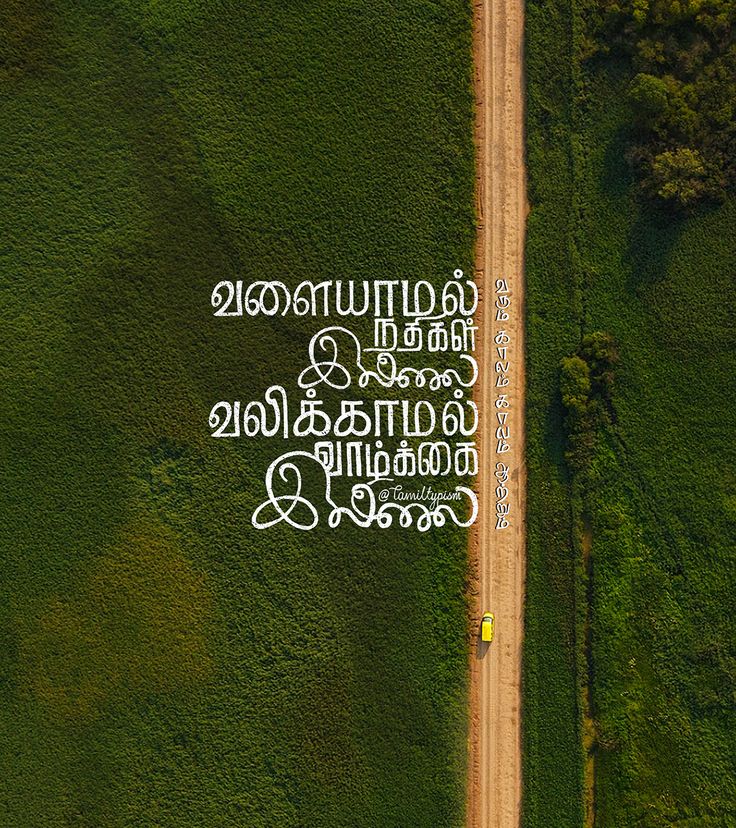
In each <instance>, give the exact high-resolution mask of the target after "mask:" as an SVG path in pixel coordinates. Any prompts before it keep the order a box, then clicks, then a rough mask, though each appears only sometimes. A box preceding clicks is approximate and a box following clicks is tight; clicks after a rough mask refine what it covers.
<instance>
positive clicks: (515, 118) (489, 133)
mask: <svg viewBox="0 0 736 828" xmlns="http://www.w3.org/2000/svg"><path fill="white" fill-rule="evenodd" d="M523 24H524V6H523V0H481V2H479V3H478V4H477V5H476V10H475V44H474V46H475V60H476V99H477V133H476V137H477V145H478V215H479V236H478V251H477V270H478V274H477V279H478V283H479V286H480V292H481V297H482V301H481V309H480V310H481V312H480V315H479V320H478V323H479V326H480V331H479V333H480V334H481V337H480V341H481V350H480V360H481V376H480V379H479V382H478V385H477V390H476V400H477V402H478V404H479V407H480V410H481V429H480V437H479V439H480V451H481V458H482V459H481V468H480V474H479V477H478V492H479V499H480V514H479V519H478V522H477V523H476V525H475V531H474V534H473V537H472V555H473V559H474V563H475V572H476V580H475V589H474V593H475V594H474V605H475V611H476V619H477V621H478V624H479V621H480V616H481V615H482V613H483V612H485V611H490V612H493V613H494V614H495V616H496V634H495V640H494V641H493V643H492V644H491V645H490V646H488V645H483V644H481V643H480V641H479V639H478V640H477V641H476V642H474V643H473V652H472V653H471V728H470V764H469V777H470V778H469V782H468V820H467V823H468V826H469V828H518V826H519V824H520V817H521V646H522V637H523V628H524V619H523V612H524V570H525V553H526V467H525V454H524V447H525V441H524V382H525V378H524V230H525V223H526V214H527V203H526V179H525V171H524V110H523V50H522V44H523ZM497 280H505V281H502V282H500V283H499V282H498V281H497ZM503 297H506V298H503ZM504 317H507V318H504ZM499 347H500V348H506V350H505V351H503V350H501V351H498V350H497V348H499ZM505 381H508V384H507V385H503V383H504V382H505ZM501 395H505V397H504V398H502V397H501ZM503 414H506V415H507V416H506V417H505V418H504V417H503V416H499V415H503ZM499 441H500V442H499ZM504 444H505V445H508V447H509V448H508V450H506V451H504V450H503V445H504ZM499 449H500V451H499ZM498 464H501V465H498ZM504 467H507V469H508V480H506V481H505V482H504V481H503V476H504V474H505V472H504ZM499 486H500V488H499ZM504 492H505V493H506V494H505V495H504ZM499 503H500V506H499ZM506 509H508V514H507V515H503V514H502V515H501V517H502V521H503V520H506V521H507V522H508V526H507V527H505V528H497V522H498V520H499V518H498V512H499V510H500V511H501V512H503V511H504V510H506Z"/></svg>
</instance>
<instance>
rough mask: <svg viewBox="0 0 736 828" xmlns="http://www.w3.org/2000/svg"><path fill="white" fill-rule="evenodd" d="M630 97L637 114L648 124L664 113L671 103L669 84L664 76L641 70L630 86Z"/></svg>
mask: <svg viewBox="0 0 736 828" xmlns="http://www.w3.org/2000/svg"><path fill="white" fill-rule="evenodd" d="M629 98H630V99H631V101H632V103H633V104H634V108H635V109H636V112H637V115H638V116H639V118H640V119H641V120H642V121H644V122H645V123H646V124H651V122H652V121H653V120H654V119H655V118H657V117H659V116H660V115H662V114H663V113H664V112H665V111H666V110H667V106H668V104H669V95H668V91H667V84H666V83H665V81H664V80H662V78H655V77H654V75H647V74H646V73H644V72H640V73H639V74H638V75H637V76H636V77H635V78H634V79H633V80H632V81H631V85H630V87H629Z"/></svg>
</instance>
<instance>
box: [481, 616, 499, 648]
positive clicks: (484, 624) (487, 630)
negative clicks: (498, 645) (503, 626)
mask: <svg viewBox="0 0 736 828" xmlns="http://www.w3.org/2000/svg"><path fill="white" fill-rule="evenodd" d="M495 627H496V618H495V616H494V615H493V613H492V612H486V613H484V614H483V618H482V619H481V622H480V640H481V641H488V642H489V643H490V642H491V641H493V634H494V632H495Z"/></svg>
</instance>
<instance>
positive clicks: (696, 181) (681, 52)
mask: <svg viewBox="0 0 736 828" xmlns="http://www.w3.org/2000/svg"><path fill="white" fill-rule="evenodd" d="M588 13H589V15H590V21H591V25H590V32H589V43H588V48H589V49H590V51H591V52H592V53H595V52H596V51H598V50H602V51H604V52H607V53H610V52H614V53H615V52H620V53H621V54H624V55H626V56H627V57H628V58H629V59H630V66H631V69H630V71H632V72H636V74H635V75H634V77H633V78H632V80H631V83H630V85H629V97H630V100H631V103H632V114H633V119H634V124H635V135H634V137H633V141H632V145H631V147H630V149H629V157H630V158H631V160H632V161H633V162H634V165H635V167H636V168H637V170H638V171H639V173H640V175H641V177H642V184H643V188H644V190H645V192H647V193H648V194H649V195H651V196H654V197H656V198H657V199H659V200H661V201H664V202H667V203H669V204H672V205H675V206H677V207H691V206H692V205H693V204H696V203H697V202H699V201H703V200H704V199H707V198H711V199H721V198H723V196H724V194H725V191H726V189H727V188H728V187H730V186H732V185H733V184H734V183H736V110H735V109H734V100H736V4H735V3H733V2H732V0H594V2H592V3H590V4H589V7H588Z"/></svg>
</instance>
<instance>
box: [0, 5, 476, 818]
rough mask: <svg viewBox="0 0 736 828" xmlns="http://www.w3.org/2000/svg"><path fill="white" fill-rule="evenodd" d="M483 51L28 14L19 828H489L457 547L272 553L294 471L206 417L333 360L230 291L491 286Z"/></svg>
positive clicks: (12, 221)
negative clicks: (477, 207)
mask: <svg viewBox="0 0 736 828" xmlns="http://www.w3.org/2000/svg"><path fill="white" fill-rule="evenodd" d="M470 26H471V21H470V9H469V7H468V4H467V3H466V2H464V0H436V1H435V2H432V3H426V2H420V0H416V1H415V0H407V2H403V3H400V4H396V3H392V2H389V0H370V2H367V3H366V2H344V0H340V2H338V0H311V1H310V2H299V3H295V2H282V3H274V2H270V0H269V2H266V0H253V2H249V3H241V2H236V0H229V1H228V0H224V1H223V2H215V3H210V2H203V0H189V2H181V3H175V2H173V0H172V2H153V1H152V0H150V1H149V2H133V0H118V2H114V1H113V0H111V1H110V2H106V3H99V2H92V0H82V2H71V0H67V1H65V0H61V1H60V2H55V3H53V2H45V0H9V2H4V3H2V7H1V8H0V109H1V111H2V115H1V116H0V147H1V149H0V154H1V156H2V165H1V169H2V173H0V205H2V206H0V223H1V227H2V233H1V238H2V241H1V242H0V288H1V289H0V353H2V358H1V359H0V377H1V382H2V394H0V423H1V424H2V425H1V427H0V464H1V466H2V469H3V485H2V487H0V514H2V516H3V519H2V528H0V544H1V545H2V561H3V566H2V573H1V574H0V641H1V642H2V646H0V823H1V824H2V825H3V826H8V828H40V826H44V828H54V826H70V825H74V826H89V828H100V826H105V828H116V826H152V825H161V826H167V828H168V827H169V826H171V828H173V826H177V827H178V826H191V828H203V826H219V825H222V826H225V825H237V826H246V825H247V826H248V828H260V827H261V826H272V828H289V826H294V827H295V828H296V826H309V828H319V826H346V828H348V827H349V828H359V827H360V826H366V828H367V826H376V825H386V826H388V825H391V826H426V828H438V826H441V827H442V828H446V826H458V825H461V824H462V821H463V810H464V791H465V741H466V710H465V708H466V668H467V655H466V653H467V648H466V643H467V621H466V604H465V581H466V575H467V573H466V539H465V535H464V533H463V532H462V531H460V530H457V529H456V530H454V531H452V530H450V529H449V528H447V527H446V528H444V529H442V530H438V531H434V532H430V533H427V534H426V535H420V534H418V533H417V532H415V531H414V530H408V531H407V530H399V531H390V532H389V531H383V532H382V531H381V530H377V529H374V530H370V531H368V530H358V529H356V528H352V529H351V528H350V527H349V526H348V525H345V524H344V525H342V526H341V527H340V528H339V529H338V530H336V531H335V530H328V529H326V528H324V527H320V528H318V529H316V530H314V531H313V532H311V533H310V532H304V533H298V532H295V531H294V530H290V529H288V527H286V528H285V527H284V525H283V524H280V525H279V526H277V527H274V528H273V529H271V530H268V531H264V532H258V531H256V530H254V529H253V528H252V527H251V524H250V515H251V513H252V512H253V509H254V508H255V506H256V505H257V504H258V503H260V502H261V501H262V500H263V499H264V491H263V476H264V472H265V469H266V467H267V465H268V464H269V463H270V461H271V460H272V459H274V458H275V457H276V456H277V454H279V453H281V452H282V451H283V450H284V448H283V447H279V448H278V450H277V449H276V447H275V444H274V442H273V441H269V440H261V441H248V440H213V439H212V438H211V437H210V434H209V428H208V425H207V418H208V414H209V411H210V408H211V406H212V405H213V403H215V402H216V401H218V400H221V399H225V400H228V399H242V400H249V399H256V398H259V397H261V396H262V394H263V392H264V391H265V389H266V388H267V387H268V386H269V385H271V384H273V383H281V382H283V383H285V384H289V383H292V387H293V381H294V380H295V378H296V373H295V367H296V366H297V364H298V363H300V361H301V358H302V356H303V355H304V353H305V349H306V345H307V343H308V341H309V338H310V337H311V335H312V334H313V333H314V332H315V328H314V327H313V325H310V320H308V319H306V320H305V319H303V318H302V319H295V318H294V317H289V318H288V319H283V320H279V321H278V323H277V322H274V321H267V320H264V319H262V318H260V319H248V318H243V319H239V318H232V319H215V318H213V316H212V309H211V307H210V293H211V291H212V288H213V286H214V285H215V284H216V283H217V282H218V281H219V280H221V279H239V278H240V279H244V280H246V281H250V280H255V279H270V278H277V279H281V280H283V281H285V282H286V283H287V284H291V285H295V284H297V283H298V282H300V281H302V280H303V279H313V280H315V281H317V280H320V279H329V278H335V276H336V275H339V276H342V277H344V278H352V279H360V278H375V277H378V276H383V277H389V278H428V279H430V280H432V281H434V282H436V283H437V284H442V283H444V282H445V280H446V279H447V278H448V276H449V274H451V273H452V270H453V269H454V268H456V267H463V268H466V269H468V270H470V268H471V266H472V246H473V236H474V214H473V148H472V117H473V115H472V95H471V90H470V65H471V63H470ZM311 322H312V323H313V322H314V320H311Z"/></svg>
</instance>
